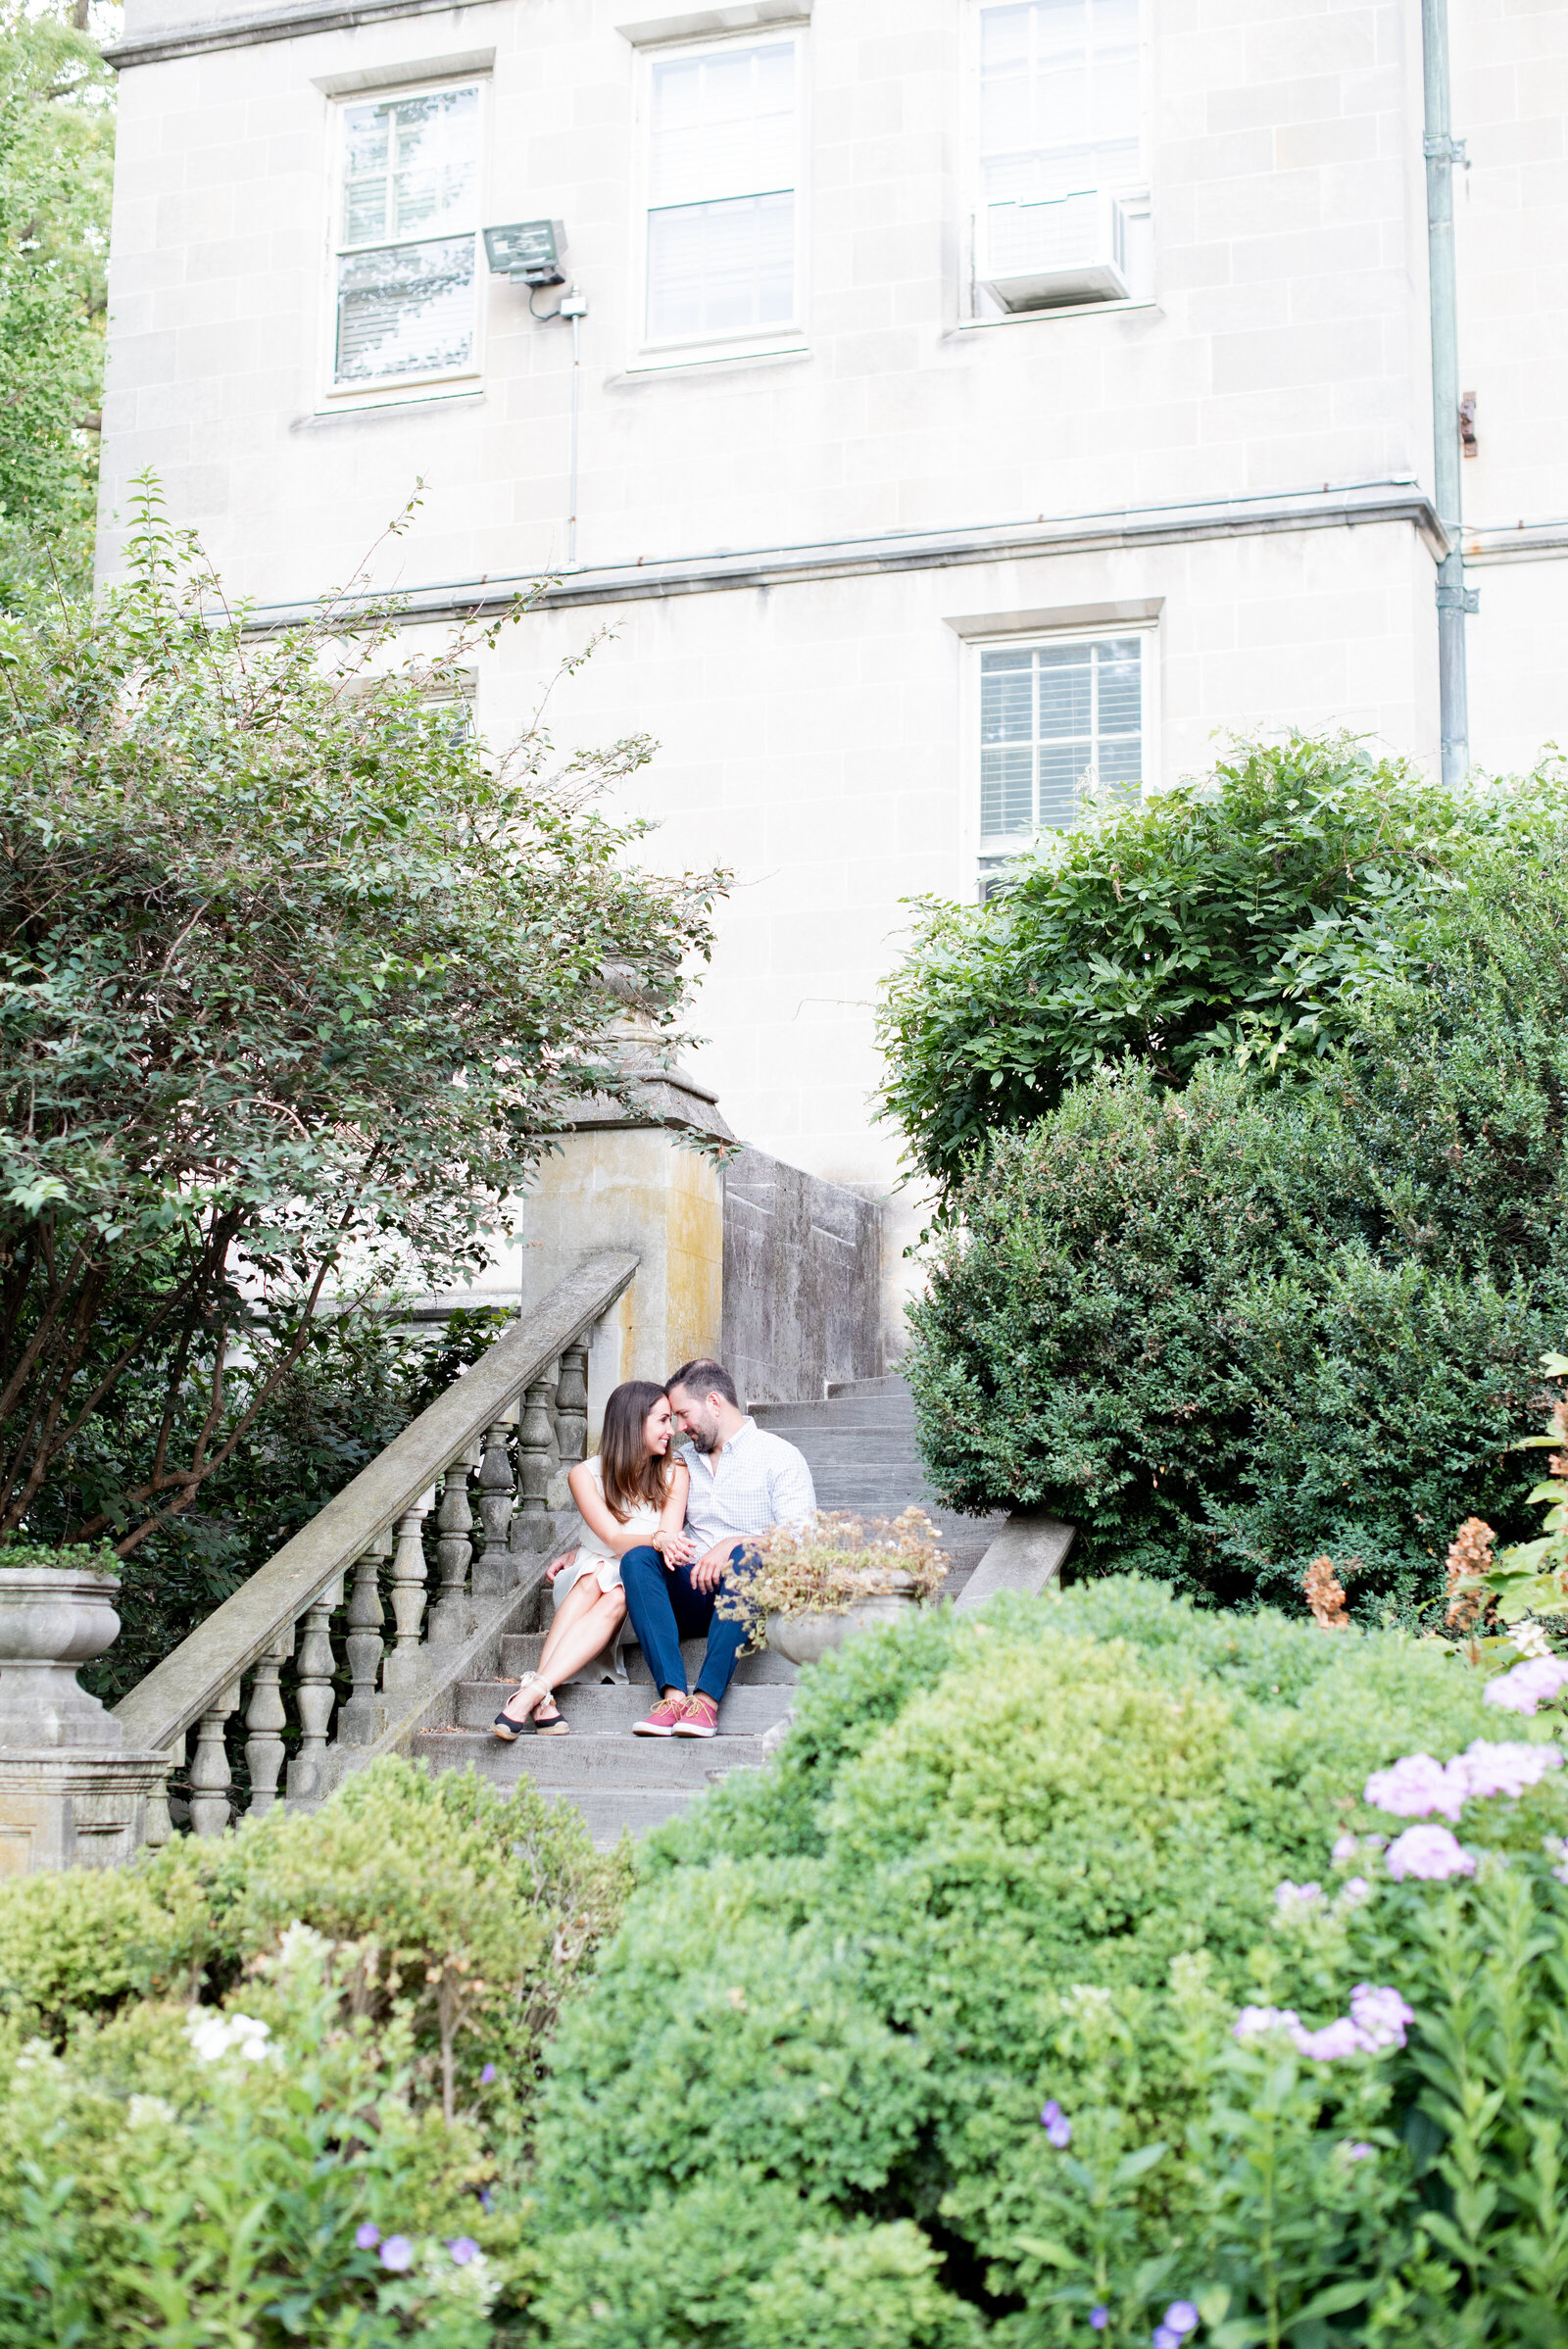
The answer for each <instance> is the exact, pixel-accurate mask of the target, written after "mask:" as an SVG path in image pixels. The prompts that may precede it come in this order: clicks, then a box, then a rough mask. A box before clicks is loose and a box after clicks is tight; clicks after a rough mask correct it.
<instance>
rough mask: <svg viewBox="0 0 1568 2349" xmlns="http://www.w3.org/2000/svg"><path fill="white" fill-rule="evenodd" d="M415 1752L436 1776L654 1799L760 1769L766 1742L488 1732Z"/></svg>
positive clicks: (420, 1745) (458, 1732)
mask: <svg viewBox="0 0 1568 2349" xmlns="http://www.w3.org/2000/svg"><path fill="white" fill-rule="evenodd" d="M413 1749H414V1752H415V1753H416V1754H417V1755H418V1756H419V1757H421V1758H422V1759H423V1760H425V1761H428V1762H429V1763H430V1765H431V1767H432V1768H433V1769H437V1770H462V1769H465V1768H466V1766H467V1764H468V1763H470V1762H471V1763H472V1764H473V1767H474V1768H475V1770H477V1771H478V1773H479V1775H480V1777H481V1778H487V1779H489V1780H490V1781H491V1782H492V1784H493V1785H496V1786H506V1785H509V1784H511V1783H513V1782H515V1780H517V1779H519V1778H531V1779H532V1780H533V1781H534V1783H535V1785H537V1786H543V1787H546V1788H547V1789H548V1790H549V1791H550V1792H551V1793H555V1794H574V1793H575V1792H576V1790H577V1789H578V1788H579V1787H582V1788H583V1789H585V1790H593V1789H595V1788H598V1787H601V1786H615V1787H621V1786H626V1787H630V1788H631V1789H632V1790H633V1791H634V1792H638V1793H653V1792H657V1791H659V1790H660V1789H662V1788H666V1787H673V1788H677V1789H678V1788H680V1787H688V1788H690V1789H691V1791H692V1792H694V1793H695V1792H697V1791H698V1790H699V1789H700V1788H701V1787H703V1786H707V1784H708V1783H709V1775H710V1773H711V1771H715V1770H732V1769H736V1768H746V1769H753V1770H755V1769H760V1767H761V1763H762V1750H761V1743H760V1739H759V1738H757V1737H724V1736H723V1735H722V1734H721V1735H720V1736H718V1737H632V1736H631V1735H630V1734H629V1733H627V1734H625V1735H620V1736H617V1735H614V1734H612V1735H609V1736H605V1735H589V1736H587V1737H518V1738H517V1739H516V1741H515V1743H514V1744H512V1745H507V1744H504V1743H503V1741H502V1740H501V1738H499V1737H491V1736H490V1734H489V1732H488V1731H486V1730H474V1729H427V1730H421V1731H420V1732H419V1734H418V1735H417V1737H415V1739H414V1747H413Z"/></svg>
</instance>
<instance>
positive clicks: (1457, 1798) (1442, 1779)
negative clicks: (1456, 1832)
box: [1363, 1753, 1470, 1820]
mask: <svg viewBox="0 0 1568 2349" xmlns="http://www.w3.org/2000/svg"><path fill="white" fill-rule="evenodd" d="M1469 1790H1470V1789H1469V1785H1468V1773H1467V1772H1466V1770H1465V1767H1464V1764H1463V1763H1462V1762H1448V1763H1443V1762H1435V1761H1434V1760H1433V1759H1432V1756H1431V1755H1430V1754H1429V1753H1407V1754H1405V1755H1403V1756H1402V1758H1401V1759H1400V1760H1399V1761H1397V1762H1396V1763H1395V1764H1394V1767H1393V1768H1392V1769H1391V1770H1374V1771H1373V1773H1372V1776H1371V1777H1370V1778H1369V1779H1368V1780H1367V1782H1366V1786H1365V1787H1364V1788H1363V1799H1364V1800H1365V1801H1367V1802H1369V1803H1370V1804H1371V1806H1372V1808H1373V1810H1375V1811H1392V1812H1393V1814H1394V1816H1395V1818H1396V1819H1426V1818H1429V1817H1430V1816H1431V1814H1432V1813H1433V1812H1434V1811H1441V1812H1442V1813H1443V1815H1444V1817H1445V1818H1446V1819H1453V1820H1457V1818H1458V1816H1459V1813H1460V1812H1461V1811H1462V1810H1463V1808H1464V1798H1465V1796H1466V1794H1467V1793H1468V1792H1469Z"/></svg>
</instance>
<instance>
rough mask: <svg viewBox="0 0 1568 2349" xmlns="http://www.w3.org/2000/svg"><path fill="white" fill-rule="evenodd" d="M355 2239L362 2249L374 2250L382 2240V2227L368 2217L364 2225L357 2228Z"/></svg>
mask: <svg viewBox="0 0 1568 2349" xmlns="http://www.w3.org/2000/svg"><path fill="white" fill-rule="evenodd" d="M354 2240H355V2241H356V2242H357V2243H358V2245H359V2247H360V2249H361V2250H362V2251H373V2250H374V2249H375V2246H376V2245H377V2243H378V2242H379V2241H380V2240H381V2229H380V2228H379V2227H377V2226H376V2225H375V2223H374V2221H373V2220H370V2219H367V2220H366V2222H365V2225H364V2226H363V2227H356V2228H355V2231H354Z"/></svg>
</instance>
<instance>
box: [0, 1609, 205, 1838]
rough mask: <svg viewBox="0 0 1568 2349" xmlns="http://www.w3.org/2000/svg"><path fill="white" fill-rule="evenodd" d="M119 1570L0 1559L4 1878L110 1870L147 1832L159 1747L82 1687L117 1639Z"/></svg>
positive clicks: (164, 1758)
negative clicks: (131, 1738)
mask: <svg viewBox="0 0 1568 2349" xmlns="http://www.w3.org/2000/svg"><path fill="white" fill-rule="evenodd" d="M119 1594H120V1577H119V1576H118V1575H116V1574H95V1573H92V1572H90V1571H89V1572H86V1573H83V1572H82V1571H80V1570H79V1569H76V1570H73V1569H70V1568H65V1567H61V1568H58V1569H56V1568H50V1567H48V1566H4V1567H0V1876H19V1875H20V1876H25V1875H28V1874H30V1873H31V1872H32V1871H33V1870H34V1869H39V1868H71V1867H88V1868H108V1867H114V1866H116V1865H118V1864H119V1863H121V1862H123V1861H124V1860H128V1859H129V1858H130V1857H131V1855H132V1853H133V1852H135V1851H136V1850H137V1849H139V1847H140V1845H141V1844H142V1843H143V1842H144V1841H145V1840H146V1834H147V1802H148V1797H149V1796H150V1795H152V1794H154V1793H156V1792H157V1791H158V1790H159V1789H160V1788H161V1787H162V1786H163V1783H164V1780H165V1778H166V1777H167V1775H168V1772H169V1756H168V1754H166V1753H134V1752H131V1751H129V1750H128V1749H127V1747H126V1744H125V1733H124V1731H123V1728H122V1727H121V1725H120V1723H119V1722H118V1721H117V1720H116V1719H115V1716H114V1714H113V1713H111V1712H109V1711H107V1710H106V1709H105V1707H104V1706H103V1705H101V1704H100V1703H99V1701H98V1699H97V1697H96V1696H89V1695H88V1693H87V1691H86V1689H85V1688H78V1686H77V1684H76V1672H77V1668H78V1666H80V1665H82V1664H90V1663H91V1662H92V1660H93V1658H94V1656H101V1655H102V1654H103V1652H104V1649H105V1648H106V1647H110V1646H113V1644H114V1642H115V1640H116V1639H118V1638H119V1636H120V1615H119V1611H118V1609H117V1608H116V1605H115V1600H116V1599H117V1597H118V1596H119Z"/></svg>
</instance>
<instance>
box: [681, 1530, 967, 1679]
mask: <svg viewBox="0 0 1568 2349" xmlns="http://www.w3.org/2000/svg"><path fill="white" fill-rule="evenodd" d="M752 1547H753V1549H754V1550H755V1551H756V1553H757V1558H758V1563H757V1566H756V1567H755V1569H754V1570H753V1571H752V1572H751V1573H750V1574H748V1575H746V1576H744V1577H743V1578H742V1579H741V1580H740V1581H739V1582H738V1583H737V1585H736V1587H735V1589H734V1590H732V1591H729V1592H727V1593H726V1594H725V1595H724V1597H723V1598H722V1599H721V1600H720V1602H719V1604H720V1608H721V1611H722V1612H723V1613H725V1614H727V1615H733V1616H737V1617H739V1618H740V1620H741V1621H742V1622H744V1623H745V1624H746V1625H747V1627H748V1632H749V1637H748V1640H747V1645H748V1647H749V1648H756V1647H760V1646H762V1645H763V1644H764V1642H765V1644H766V1645H767V1646H769V1647H771V1648H772V1649H773V1650H774V1652H775V1653H776V1654H778V1655H781V1656H787V1657H788V1659H789V1661H790V1662H791V1663H792V1664H815V1663H819V1662H820V1660H821V1659H822V1657H823V1656H825V1655H826V1654H827V1652H828V1650H829V1648H832V1647H841V1646H842V1645H843V1643H844V1641H845V1640H846V1639H849V1638H850V1637H851V1635H852V1634H853V1633H855V1632H859V1631H867V1630H869V1629H870V1628H871V1626H872V1625H874V1624H878V1623H896V1622H898V1621H899V1620H900V1619H901V1617H903V1616H905V1615H908V1614H911V1613H912V1612H913V1610H914V1609H915V1608H916V1607H917V1606H919V1605H920V1604H921V1602H922V1601H923V1600H925V1599H927V1598H929V1597H930V1596H931V1594H932V1592H933V1591H934V1590H936V1589H937V1588H938V1586H939V1584H940V1583H941V1582H942V1579H943V1577H944V1576H945V1575H946V1573H947V1571H948V1560H947V1558H946V1556H945V1555H944V1554H943V1552H942V1551H941V1550H940V1549H938V1547H937V1529H936V1527H935V1526H934V1525H933V1524H932V1523H931V1520H930V1519H929V1517H927V1516H926V1515H925V1514H924V1513H923V1511H921V1510H919V1509H915V1508H910V1509H906V1510H905V1511H904V1514H903V1515H902V1516H901V1517H895V1518H892V1519H888V1518H875V1519H872V1520H870V1521H866V1520H864V1519H861V1518H859V1517H856V1516H853V1515H852V1514H851V1513H850V1512H849V1511H848V1510H846V1509H828V1510H823V1511H822V1512H821V1513H820V1514H819V1515H817V1516H816V1517H813V1518H811V1519H810V1520H809V1522H808V1523H807V1524H806V1525H804V1526H798V1527H797V1526H783V1525H781V1526H775V1527H774V1528H773V1530H772V1532H771V1533H767V1534H760V1535H759V1536H758V1538H757V1540H756V1541H755V1542H753V1543H752Z"/></svg>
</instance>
